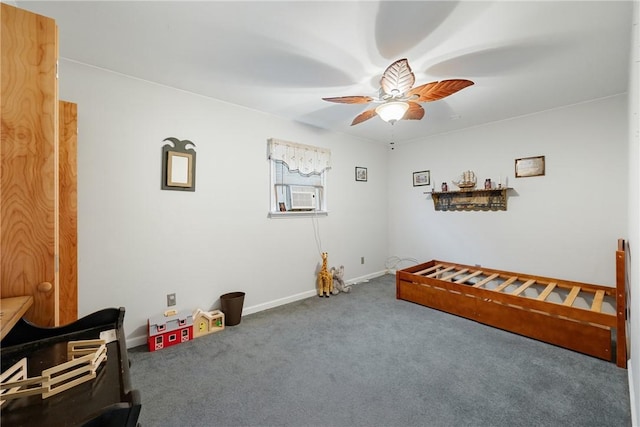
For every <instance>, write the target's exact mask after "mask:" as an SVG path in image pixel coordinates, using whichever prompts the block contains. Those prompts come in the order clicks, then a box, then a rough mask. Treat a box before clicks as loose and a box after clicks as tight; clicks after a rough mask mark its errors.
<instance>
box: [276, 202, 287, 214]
mask: <svg viewBox="0 0 640 427" xmlns="http://www.w3.org/2000/svg"><path fill="white" fill-rule="evenodd" d="M278 209H280V212H286V211H287V205H285V204H284V202H279V203H278Z"/></svg>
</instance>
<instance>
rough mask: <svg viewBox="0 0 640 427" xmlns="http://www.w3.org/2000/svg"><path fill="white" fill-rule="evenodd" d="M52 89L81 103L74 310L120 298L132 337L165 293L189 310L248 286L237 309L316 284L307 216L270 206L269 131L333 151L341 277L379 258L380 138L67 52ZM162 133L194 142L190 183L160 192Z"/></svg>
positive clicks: (331, 246)
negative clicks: (77, 59)
mask: <svg viewBox="0 0 640 427" xmlns="http://www.w3.org/2000/svg"><path fill="white" fill-rule="evenodd" d="M60 99H63V100H66V101H71V102H75V103H77V104H78V122H79V140H78V277H79V279H78V281H79V285H78V293H79V315H80V316H83V315H86V314H89V313H91V312H93V311H95V310H98V309H101V308H104V307H110V306H114V307H118V306H123V307H125V308H126V317H125V328H126V331H127V339H128V343H129V345H130V346H131V345H138V344H141V343H143V342H144V339H145V338H146V322H147V318H148V317H150V316H156V315H158V314H160V313H162V312H163V311H164V310H165V309H166V294H168V293H171V292H175V293H177V301H178V304H177V306H176V308H178V309H189V310H192V309H195V308H203V309H211V308H213V307H217V306H219V300H218V298H219V296H220V295H222V294H223V293H226V292H230V291H236V290H240V291H245V292H246V299H245V314H246V313H249V312H253V311H258V310H261V309H264V308H269V307H272V306H274V305H278V304H281V303H284V302H288V301H292V300H295V299H298V298H303V297H307V296H311V295H313V294H314V289H315V272H316V268H317V266H318V263H319V262H320V256H319V252H318V251H319V249H318V245H316V239H315V235H316V231H315V229H314V220H313V219H311V218H290V219H268V218H267V212H268V208H269V185H268V182H269V167H268V166H269V164H268V161H267V157H266V144H267V138H269V137H276V138H281V139H284V140H289V141H296V142H300V143H303V144H310V145H317V146H321V147H327V148H329V149H331V151H332V163H333V168H332V170H331V171H330V172H329V175H328V187H329V196H328V197H329V198H328V206H329V210H330V214H329V216H328V217H320V218H318V219H317V227H318V229H317V230H318V231H317V234H318V235H319V237H320V240H321V243H322V250H325V251H328V253H329V265H340V264H343V265H344V266H345V276H346V278H347V279H348V280H350V279H351V280H353V279H355V278H364V277H369V276H371V275H375V274H378V273H379V272H381V271H382V270H384V264H385V260H386V255H387V238H386V233H385V232H384V230H385V229H386V224H387V213H386V209H384V198H385V196H386V191H387V190H386V189H387V164H386V147H383V146H379V145H378V146H376V145H374V144H372V143H369V142H366V141H362V140H358V139H354V138H351V137H347V136H345V135H340V134H335V133H329V132H326V131H323V130H319V129H314V128H310V127H305V126H303V125H301V124H296V123H293V122H290V121H287V120H283V119H280V118H277V117H273V116H269V115H266V114H263V113H260V112H256V111H252V110H249V109H246V108H241V107H237V106H234V105H229V104H225V103H222V102H220V101H217V100H213V99H209V98H205V97H202V96H198V95H194V94H191V93H187V92H184V91H178V90H175V89H172V88H168V87H164V86H159V85H156V84H153V83H149V82H145V81H141V80H137V79H133V78H130V77H126V76H122V75H119V74H115V73H111V72H107V71H105V70H101V69H96V68H92V67H88V66H85V65H82V64H78V63H74V62H71V61H66V60H62V61H61V63H60ZM167 137H176V138H179V139H189V140H191V141H193V142H194V143H195V145H196V152H197V164H196V191H195V192H180V191H162V190H160V170H161V155H160V154H161V147H162V145H164V144H165V143H164V142H163V139H165V138H167ZM355 166H364V167H367V168H368V172H369V180H368V182H365V183H363V182H355V179H354V168H355ZM361 256H364V257H365V264H364V265H361V264H360V257H361Z"/></svg>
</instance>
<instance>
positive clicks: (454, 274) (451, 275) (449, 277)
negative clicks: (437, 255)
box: [440, 268, 469, 280]
mask: <svg viewBox="0 0 640 427" xmlns="http://www.w3.org/2000/svg"><path fill="white" fill-rule="evenodd" d="M467 271H469V269H468V268H464V269H462V270H460V271H456V272H455V273H453V274H449V275H448V276H445V277H441V278H440V280H450V279H453V278H454V277H456V276H458V275H460V274H464V273H466V272H467Z"/></svg>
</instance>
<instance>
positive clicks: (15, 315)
mask: <svg viewBox="0 0 640 427" xmlns="http://www.w3.org/2000/svg"><path fill="white" fill-rule="evenodd" d="M32 304H33V297H32V296H31V295H27V296H24V297H13V298H2V299H1V300H0V330H1V331H0V340H1V339H2V338H4V336H5V335H7V334H8V333H9V331H10V330H11V328H13V327H14V325H15V324H16V322H17V321H18V320H20V318H21V317H22V316H23V315H24V314H25V313H26V312H27V310H28V309H29V307H31V305H32Z"/></svg>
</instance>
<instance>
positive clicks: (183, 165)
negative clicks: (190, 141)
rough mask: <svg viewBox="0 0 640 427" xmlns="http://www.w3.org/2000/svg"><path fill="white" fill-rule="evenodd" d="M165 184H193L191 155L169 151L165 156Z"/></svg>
mask: <svg viewBox="0 0 640 427" xmlns="http://www.w3.org/2000/svg"><path fill="white" fill-rule="evenodd" d="M167 185H168V186H170V187H191V186H192V185H193V155H191V153H179V152H177V151H169V153H168V158H167Z"/></svg>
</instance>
